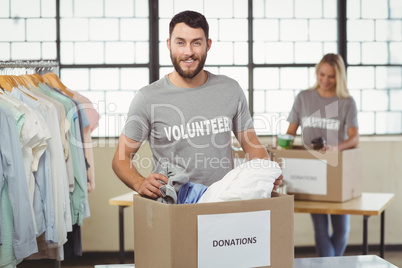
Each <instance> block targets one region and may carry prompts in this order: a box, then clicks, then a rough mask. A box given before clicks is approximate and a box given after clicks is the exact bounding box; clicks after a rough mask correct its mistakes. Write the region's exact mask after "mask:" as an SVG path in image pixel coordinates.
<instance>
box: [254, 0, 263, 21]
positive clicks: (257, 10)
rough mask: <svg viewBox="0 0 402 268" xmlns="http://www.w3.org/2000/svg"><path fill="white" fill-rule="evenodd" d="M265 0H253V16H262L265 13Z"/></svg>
mask: <svg viewBox="0 0 402 268" xmlns="http://www.w3.org/2000/svg"><path fill="white" fill-rule="evenodd" d="M264 8H265V0H253V18H254V19H256V18H263V17H264V15H265V10H264Z"/></svg>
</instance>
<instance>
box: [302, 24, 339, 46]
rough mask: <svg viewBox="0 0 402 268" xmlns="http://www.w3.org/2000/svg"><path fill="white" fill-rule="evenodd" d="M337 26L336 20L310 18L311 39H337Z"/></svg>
mask: <svg viewBox="0 0 402 268" xmlns="http://www.w3.org/2000/svg"><path fill="white" fill-rule="evenodd" d="M336 26H337V24H336V20H310V29H309V35H310V40H312V41H336V39H337V36H336V33H337V28H336Z"/></svg>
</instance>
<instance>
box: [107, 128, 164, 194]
mask: <svg viewBox="0 0 402 268" xmlns="http://www.w3.org/2000/svg"><path fill="white" fill-rule="evenodd" d="M140 146H141V142H138V141H135V140H132V139H130V138H128V137H126V136H125V135H123V134H121V135H120V138H119V143H118V145H117V149H116V152H115V154H114V157H113V160H112V168H113V171H114V172H115V173H116V175H117V177H119V179H120V180H121V181H122V182H123V183H124V184H125V185H127V186H128V187H129V188H131V189H133V190H135V191H137V192H138V193H139V194H140V195H143V196H149V197H151V198H157V197H160V196H162V194H161V192H160V191H159V187H161V186H162V183H161V182H159V181H158V180H162V181H164V182H165V183H167V182H168V179H167V178H166V177H165V176H163V175H161V174H158V173H151V174H150V175H149V176H148V177H147V178H144V177H143V176H142V175H141V174H140V173H139V172H138V170H137V168H136V167H135V166H134V164H133V163H132V162H131V159H132V158H133V157H134V155H135V154H136V153H137V151H138V149H139V148H140Z"/></svg>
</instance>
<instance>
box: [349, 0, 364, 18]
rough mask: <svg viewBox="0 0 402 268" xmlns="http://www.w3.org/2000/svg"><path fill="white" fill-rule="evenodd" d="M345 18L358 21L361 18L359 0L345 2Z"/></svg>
mask: <svg viewBox="0 0 402 268" xmlns="http://www.w3.org/2000/svg"><path fill="white" fill-rule="evenodd" d="M346 11H347V17H348V18H349V19H358V18H360V17H361V8H360V0H348V1H346Z"/></svg>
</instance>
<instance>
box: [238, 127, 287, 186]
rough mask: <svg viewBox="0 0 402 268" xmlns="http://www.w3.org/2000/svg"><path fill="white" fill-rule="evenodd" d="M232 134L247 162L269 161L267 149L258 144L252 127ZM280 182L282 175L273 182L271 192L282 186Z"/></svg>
mask: <svg viewBox="0 0 402 268" xmlns="http://www.w3.org/2000/svg"><path fill="white" fill-rule="evenodd" d="M234 134H235V136H236V138H237V140H238V141H239V143H240V145H241V147H242V148H243V151H244V153H245V154H246V159H247V160H252V159H256V158H257V159H258V158H259V159H268V160H269V155H268V152H267V149H266V148H265V147H264V146H263V145H262V144H261V143H260V141H259V139H258V137H257V134H256V133H255V130H254V128H253V127H251V128H249V129H247V130H245V131H242V132H235V133H234ZM282 180H283V176H282V175H280V176H279V177H278V178H277V179H276V180H275V182H274V188H273V191H276V190H277V189H278V188H279V186H280V185H281V184H282Z"/></svg>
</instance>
